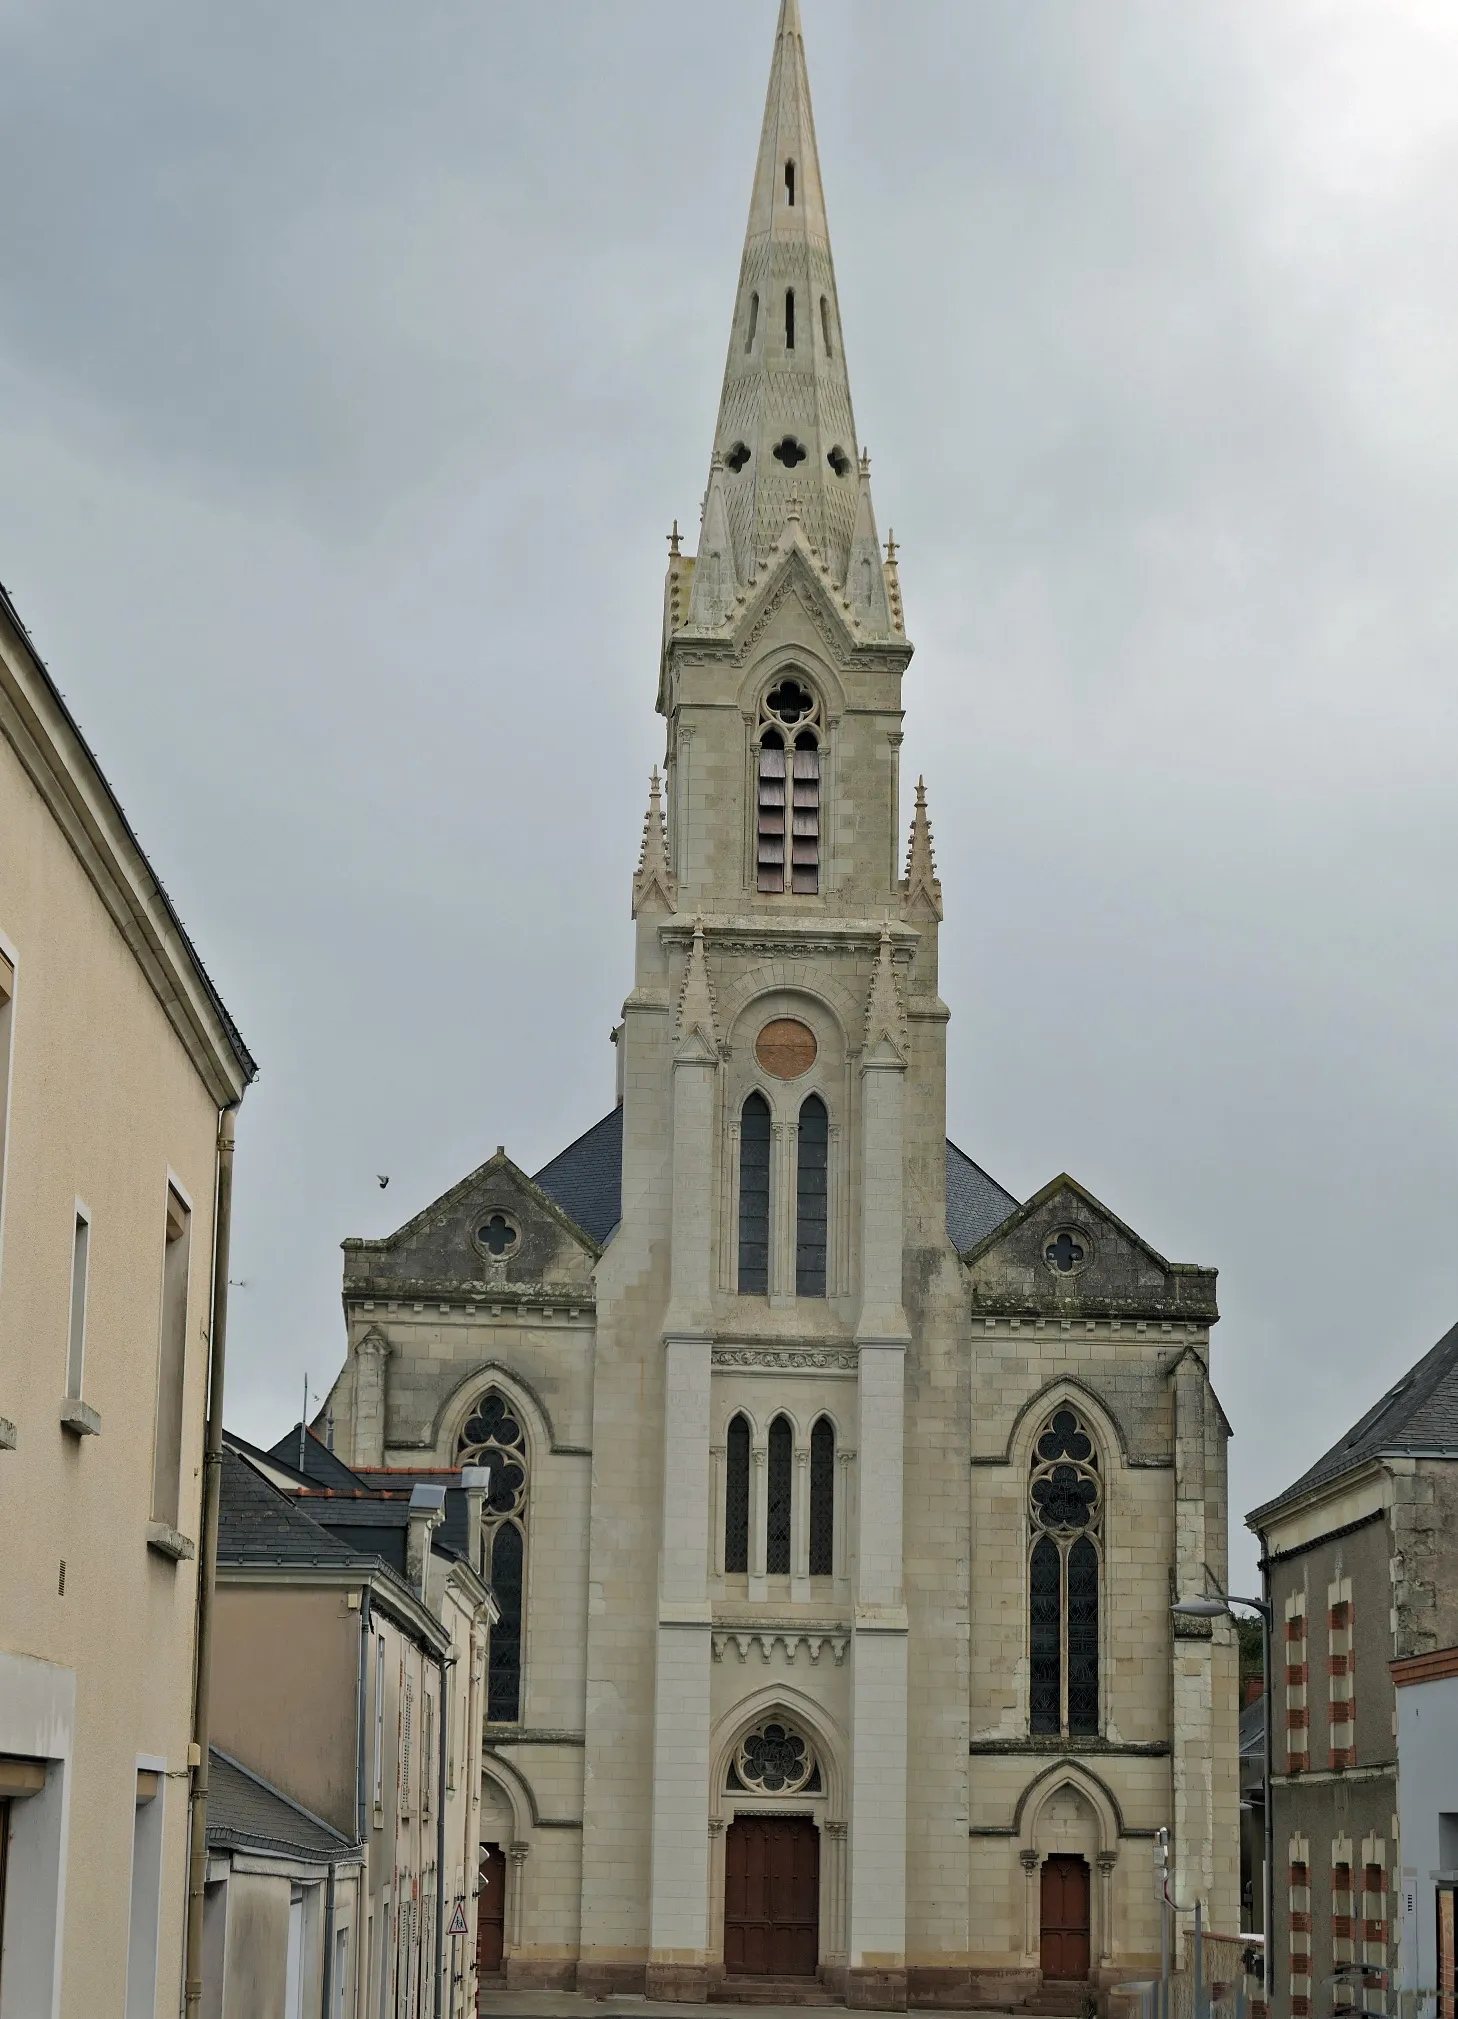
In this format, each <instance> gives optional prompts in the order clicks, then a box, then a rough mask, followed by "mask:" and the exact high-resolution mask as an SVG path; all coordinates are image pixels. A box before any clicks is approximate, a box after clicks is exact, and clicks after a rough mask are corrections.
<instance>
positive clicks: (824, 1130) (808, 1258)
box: [795, 1094, 830, 1297]
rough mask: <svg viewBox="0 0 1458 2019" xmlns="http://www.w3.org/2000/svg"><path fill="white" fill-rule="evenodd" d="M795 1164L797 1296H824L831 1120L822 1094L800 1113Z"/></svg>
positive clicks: (817, 1095) (815, 1096)
mask: <svg viewBox="0 0 1458 2019" xmlns="http://www.w3.org/2000/svg"><path fill="white" fill-rule="evenodd" d="M797 1150H798V1154H797V1157H796V1163H795V1295H796V1296H797V1297H823V1296H824V1295H825V1248H826V1203H827V1190H826V1187H827V1173H828V1164H829V1157H830V1117H829V1115H828V1114H827V1113H826V1111H825V1103H824V1101H822V1100H821V1098H820V1096H819V1094H811V1096H810V1098H809V1100H807V1101H806V1102H805V1104H804V1106H803V1107H802V1108H801V1110H800V1134H799V1143H798V1146H797Z"/></svg>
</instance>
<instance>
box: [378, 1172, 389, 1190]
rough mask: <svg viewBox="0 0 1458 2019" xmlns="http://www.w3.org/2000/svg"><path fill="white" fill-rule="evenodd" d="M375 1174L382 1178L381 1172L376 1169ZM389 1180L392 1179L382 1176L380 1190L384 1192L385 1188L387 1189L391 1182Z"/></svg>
mask: <svg viewBox="0 0 1458 2019" xmlns="http://www.w3.org/2000/svg"><path fill="white" fill-rule="evenodd" d="M375 1176H376V1177H377V1178H380V1174H379V1172H378V1171H376V1172H375ZM389 1182H390V1180H389V1179H388V1178H380V1190H381V1191H382V1192H383V1191H384V1189H385V1187H386V1185H388V1184H389Z"/></svg>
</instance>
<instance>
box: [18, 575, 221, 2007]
mask: <svg viewBox="0 0 1458 2019" xmlns="http://www.w3.org/2000/svg"><path fill="white" fill-rule="evenodd" d="M253 1071H254V1068H253V1063H252V1061H251V1059H250V1058H249V1056H248V1052H247V1050H246V1049H245V1047H244V1045H243V1043H242V1040H241V1039H240V1037H239V1036H238V1033H237V1031H236V1030H235V1029H234V1027H233V1024H232V1022H231V1020H230V1019H229V1016H228V1013H227V1011H226V1010H225V1009H224V1007H223V1004H222V1002H221V1001H220V1000H219V998H218V995H217V992H216V990H215V989H214V988H213V986H212V984H211V983H210V982H209V980H208V977H207V975H206V974H205V973H204V971H203V968H202V966H201V964H200V962H199V960H198V957H197V954H196V952H195V951H194V949H193V947H192V945H191V943H190V941H189V940H188V938H187V935H186V934H185V933H184V931H183V929H182V927H181V925H180V923H179V921H178V919H177V916H176V913H175V912H174V911H173V909H172V907H171V905H170V904H169V903H168V900H167V897H166V895H165V893H164V892H163V890H162V888H161V886H160V885H159V883H158V881H157V878H156V875H155V874H154V872H153V870H152V868H151V866H150V864H149V863H148V862H147V859H146V857H145V856H144V855H143V854H142V851H141V849H140V847H139V846H138V843H137V840H136V837H135V836H134V834H133V833H132V831H131V829H130V827H129V826H128V825H127V822H126V819H125V816H124V815H123V813H122V810H121V808H120V806H119V805H118V804H117V801H116V798H115V796H114V795H113V793H112V791H111V788H110V787H109V786H108V784H107V782H106V779H105V778H104V777H103V775H102V773H101V771H100V769H99V767H98V765H97V762H96V759H95V757H94V756H93V755H92V753H91V751H90V750H89V749H88V748H87V746H86V743H85V742H84V740H83V739H82V736H81V734H80V732H79V730H78V729H77V727H76V724H75V722H74V721H73V720H72V718H71V716H70V715H69V713H68V712H67V710H66V707H65V705H64V703H63V702H62V700H61V697H60V695H59V693H58V692H57V690H56V688H55V686H54V684H53V682H52V681H51V680H50V678H49V677H48V675H47V673H46V670H45V668H44V667H43V665H42V664H41V662H40V660H39V658H38V657H37V655H36V652H35V650H34V647H33V646H32V644H31V642H30V639H29V638H28V637H27V635H26V632H25V630H24V627H23V626H22V624H21V622H20V620H19V618H18V617H17V615H16V613H15V610H14V608H13V607H12V605H11V604H10V602H9V600H8V598H6V597H5V596H4V593H3V591H0V1533H3V1535H4V1538H5V1546H4V1554H3V1558H0V1846H3V1852H0V1873H3V1899H0V1913H3V1921H0V2019H52V2015H56V2014H65V2015H75V2019H81V2015H86V2019H91V2015H93V2014H98V2013H106V2014H108V2015H111V2014H115V2015H118V2019H121V2015H125V2019H141V2015H145V2019H152V2015H153V2014H154V2013H161V2014H171V2013H174V2012H176V2011H177V2009H178V2007H179V2002H180V1999H181V1987H182V1950H183V1921H184V1907H185V1894H186V1871H185V1862H186V1847H187V1836H188V1793H189V1745H190V1741H191V1737H192V1709H193V1649H194V1637H195V1632H196V1618H197V1571H198V1562H197V1544H198V1538H199V1509H200V1501H201V1491H202V1488H201V1471H202V1454H203V1426H204V1419H205V1413H206V1409H207V1400H208V1394H207V1391H208V1378H209V1320H210V1300H211V1293H212V1278H213V1267H212V1263H213V1240H214V1231H213V1230H214V1197H215V1188H216V1182H217V1170H218V1157H219V1141H220V1134H221V1130H220V1118H221V1116H222V1115H223V1113H224V1112H225V1111H228V1110H231V1109H233V1108H235V1107H236V1106H237V1104H238V1101H239V1100H240V1099H241V1097H242V1094H243V1090H244V1088H245V1087H246V1086H247V1084H248V1082H249V1080H250V1079H251V1078H252V1076H253ZM230 1126H231V1118H230Z"/></svg>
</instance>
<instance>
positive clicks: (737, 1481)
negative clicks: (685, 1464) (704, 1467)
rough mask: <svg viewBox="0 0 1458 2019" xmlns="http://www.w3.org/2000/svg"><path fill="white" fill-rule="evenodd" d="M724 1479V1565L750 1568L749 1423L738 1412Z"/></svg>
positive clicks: (733, 1423)
mask: <svg viewBox="0 0 1458 2019" xmlns="http://www.w3.org/2000/svg"><path fill="white" fill-rule="evenodd" d="M727 1445H728V1449H727V1451H726V1453H725V1474H726V1476H725V1481H724V1568H725V1570H726V1571H746V1570H748V1568H749V1425H748V1424H747V1423H746V1422H745V1420H744V1418H743V1417H742V1416H736V1417H735V1418H734V1420H733V1422H732V1423H731V1424H730V1425H729V1436H728V1439H727Z"/></svg>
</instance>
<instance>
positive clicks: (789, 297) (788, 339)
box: [785, 287, 795, 351]
mask: <svg viewBox="0 0 1458 2019" xmlns="http://www.w3.org/2000/svg"><path fill="white" fill-rule="evenodd" d="M794 348H795V290H794V289H793V288H792V287H787V288H786V289H785V349H786V350H787V351H792V350H793V349H794Z"/></svg>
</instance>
